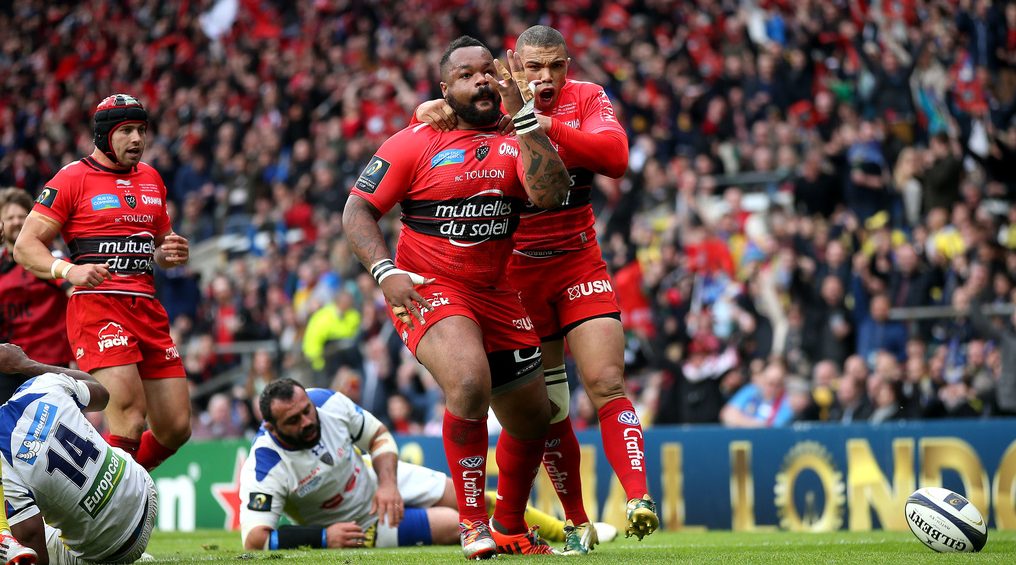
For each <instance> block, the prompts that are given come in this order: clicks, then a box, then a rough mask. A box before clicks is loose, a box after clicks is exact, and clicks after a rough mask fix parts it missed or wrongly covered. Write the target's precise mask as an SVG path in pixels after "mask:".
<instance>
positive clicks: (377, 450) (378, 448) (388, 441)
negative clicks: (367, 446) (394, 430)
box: [370, 431, 399, 457]
mask: <svg viewBox="0 0 1016 565" xmlns="http://www.w3.org/2000/svg"><path fill="white" fill-rule="evenodd" d="M373 447H374V448H373V449H371V450H370V456H371V457H377V456H378V455H384V454H385V453H394V454H395V457H398V456H399V446H398V445H397V444H396V443H395V438H394V437H392V434H391V432H388V431H386V432H384V433H382V434H380V435H378V436H377V437H376V438H374V443H373Z"/></svg>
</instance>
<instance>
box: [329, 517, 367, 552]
mask: <svg viewBox="0 0 1016 565" xmlns="http://www.w3.org/2000/svg"><path fill="white" fill-rule="evenodd" d="M325 529H326V530H327V533H326V536H327V537H328V547H329V548H332V549H335V548H343V547H363V542H364V534H363V528H361V527H360V526H358V525H356V522H338V523H336V524H332V525H331V526H328V527H327V528H325Z"/></svg>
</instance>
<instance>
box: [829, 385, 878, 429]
mask: <svg viewBox="0 0 1016 565" xmlns="http://www.w3.org/2000/svg"><path fill="white" fill-rule="evenodd" d="M871 410H872V408H871V403H870V402H869V400H868V397H867V395H866V394H865V387H864V380H861V379H858V378H857V377H856V376H853V375H850V374H846V375H844V376H843V378H841V379H840V383H839V387H837V389H836V404H835V405H834V406H833V408H832V409H831V410H830V412H829V421H831V422H839V423H842V424H852V423H854V422H863V421H865V420H867V419H868V418H869V417H871Z"/></svg>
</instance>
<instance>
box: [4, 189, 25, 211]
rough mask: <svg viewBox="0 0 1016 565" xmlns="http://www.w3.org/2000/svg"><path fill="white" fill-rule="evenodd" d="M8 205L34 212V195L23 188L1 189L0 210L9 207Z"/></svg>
mask: <svg viewBox="0 0 1016 565" xmlns="http://www.w3.org/2000/svg"><path fill="white" fill-rule="evenodd" d="M8 204H17V205H18V206H21V207H22V208H24V209H25V210H26V211H29V212H31V211H32V195H30V194H28V192H27V191H25V190H24V189H22V188H17V187H13V186H12V187H10V188H0V210H3V209H4V208H6V207H7V205H8Z"/></svg>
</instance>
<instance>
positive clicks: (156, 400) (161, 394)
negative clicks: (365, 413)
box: [14, 94, 190, 470]
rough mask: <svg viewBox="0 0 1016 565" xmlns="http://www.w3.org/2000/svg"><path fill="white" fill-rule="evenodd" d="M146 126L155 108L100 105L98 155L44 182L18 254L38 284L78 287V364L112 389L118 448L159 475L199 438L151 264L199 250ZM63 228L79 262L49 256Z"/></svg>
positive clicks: (73, 319) (74, 328) (128, 99)
mask: <svg viewBox="0 0 1016 565" xmlns="http://www.w3.org/2000/svg"><path fill="white" fill-rule="evenodd" d="M147 131H148V112H146V111H145V109H144V107H143V106H142V105H141V103H140V102H138V101H137V100H136V99H135V98H133V97H132V96H129V95H126V94H115V95H113V96H110V97H108V98H106V99H105V100H103V101H102V102H100V103H99V106H98V107H97V108H96V112H95V128H94V132H95V150H94V151H93V152H92V154H91V155H90V156H88V157H85V158H84V159H81V160H80V161H77V162H74V163H71V164H69V165H67V166H65V167H64V168H63V169H60V171H59V172H58V173H57V174H56V176H55V177H53V179H52V180H50V181H49V182H48V183H46V187H45V189H43V191H42V193H41V194H40V195H39V198H38V199H37V200H36V204H35V207H34V208H33V209H32V213H31V214H29V215H28V218H27V219H26V220H25V225H24V227H23V228H22V230H21V237H20V238H18V242H17V244H16V245H15V247H14V257H15V259H16V260H17V262H18V263H20V264H21V265H22V266H24V267H25V268H26V269H28V270H29V271H31V272H32V273H33V274H34V275H35V276H37V277H39V278H43V279H60V278H62V279H67V280H68V281H70V282H71V283H72V284H73V285H74V294H73V295H72V296H71V299H70V304H69V305H68V309H67V333H68V338H69V340H70V342H71V348H72V349H73V350H74V357H75V359H77V362H78V365H79V366H80V367H81V368H82V369H83V370H85V371H88V372H90V373H92V374H93V375H94V376H95V378H96V379H97V380H98V381H99V382H100V383H102V384H103V385H104V386H105V387H106V388H107V389H108V390H109V392H110V405H109V408H108V409H107V410H106V418H107V420H108V421H109V429H110V431H111V432H112V434H113V435H112V436H110V443H111V444H112V445H114V446H116V447H119V448H121V449H123V450H124V451H126V452H128V453H130V454H131V455H132V456H134V458H135V459H136V460H137V462H138V463H140V464H141V465H143V466H144V467H145V468H146V469H149V470H150V469H153V468H155V467H156V466H158V465H159V464H160V463H162V462H163V461H164V460H165V459H166V458H167V457H169V456H170V455H172V454H173V453H175V452H176V450H177V449H178V448H179V447H180V446H181V445H183V444H184V442H186V441H187V439H188V438H189V437H190V395H189V392H188V389H187V382H186V380H185V379H184V376H185V373H184V369H183V363H182V362H181V361H180V354H179V353H178V352H177V349H176V346H175V345H174V344H173V340H172V339H171V338H170V337H169V319H168V318H167V316H166V310H165V309H164V308H163V307H162V305H161V304H159V302H158V301H157V300H156V299H155V283H154V279H153V277H152V263H153V261H154V263H156V264H158V265H159V266H160V267H162V268H170V267H175V266H178V265H182V264H184V263H186V262H187V259H188V254H189V247H188V244H187V240H186V239H184V238H183V237H180V236H179V235H176V234H174V233H173V231H172V227H171V226H170V220H169V216H168V215H167V214H166V186H165V185H164V184H163V182H162V177H160V176H159V173H157V172H156V171H155V169H153V168H152V167H150V166H149V165H148V164H146V163H143V162H141V155H142V153H144V150H145V144H146V139H147ZM58 233H60V234H62V235H63V238H64V241H66V242H67V246H68V247H69V248H70V251H71V262H68V261H64V260H63V259H55V258H54V257H53V255H52V254H51V253H50V251H49V245H50V243H51V242H52V241H53V239H54V238H55V237H56V235H57V234H58ZM146 417H147V419H148V422H149V423H150V427H151V429H150V430H148V431H145V418H146Z"/></svg>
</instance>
